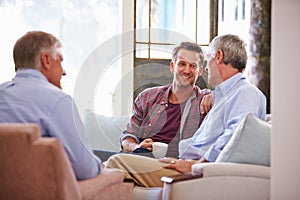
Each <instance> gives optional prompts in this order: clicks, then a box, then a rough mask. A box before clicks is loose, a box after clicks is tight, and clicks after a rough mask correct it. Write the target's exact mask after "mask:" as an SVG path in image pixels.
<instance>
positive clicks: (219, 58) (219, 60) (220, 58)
mask: <svg viewBox="0 0 300 200" xmlns="http://www.w3.org/2000/svg"><path fill="white" fill-rule="evenodd" d="M215 58H216V59H217V64H221V63H222V62H223V59H224V54H223V51H221V50H220V49H219V50H218V51H217V54H216V56H215Z"/></svg>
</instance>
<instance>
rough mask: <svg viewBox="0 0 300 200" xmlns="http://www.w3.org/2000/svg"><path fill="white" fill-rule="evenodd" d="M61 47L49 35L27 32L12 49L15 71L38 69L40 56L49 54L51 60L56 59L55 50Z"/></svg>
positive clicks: (57, 41)
mask: <svg viewBox="0 0 300 200" xmlns="http://www.w3.org/2000/svg"><path fill="white" fill-rule="evenodd" d="M61 46H62V44H61V42H60V41H59V40H58V39H57V38H56V37H55V36H53V35H51V34H49V33H46V32H42V31H30V32H27V33H26V34H25V35H24V36H22V37H21V38H20V39H18V40H17V42H16V43H15V46H14V49H13V58H14V62H15V70H16V71H17V70H18V69H21V68H33V69H40V67H41V65H42V63H41V59H40V55H41V54H42V53H49V54H50V55H51V56H52V57H53V58H56V56H57V48H59V47H61Z"/></svg>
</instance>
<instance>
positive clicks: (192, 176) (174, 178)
mask: <svg viewBox="0 0 300 200" xmlns="http://www.w3.org/2000/svg"><path fill="white" fill-rule="evenodd" d="M202 177H203V174H202V173H193V172H187V173H183V174H178V175H174V176H163V177H162V178H161V181H162V182H164V183H169V184H171V183H176V182H179V181H186V180H192V179H196V178H202Z"/></svg>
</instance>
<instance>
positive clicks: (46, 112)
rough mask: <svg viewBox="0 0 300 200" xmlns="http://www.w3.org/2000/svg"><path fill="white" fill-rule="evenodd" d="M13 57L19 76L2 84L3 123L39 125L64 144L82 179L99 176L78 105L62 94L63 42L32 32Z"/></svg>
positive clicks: (45, 133) (0, 118)
mask: <svg viewBox="0 0 300 200" xmlns="http://www.w3.org/2000/svg"><path fill="white" fill-rule="evenodd" d="M13 56H14V62H15V69H16V76H15V77H14V78H13V80H12V81H8V82H6V83H3V84H1V85H0V122H16V123H18V122H19V123H36V124H38V125H39V127H40V130H41V134H42V136H43V137H56V138H58V139H59V140H60V141H61V143H62V144H63V146H64V148H65V150H66V152H67V155H68V157H69V160H70V162H71V165H72V168H73V170H74V172H75V175H76V177H77V179H78V180H84V179H88V178H92V177H95V176H96V175H97V174H99V173H100V169H101V161H100V160H99V159H98V158H97V157H96V156H94V154H93V153H92V150H91V149H90V148H89V147H88V146H87V143H86V139H85V130H84V126H83V123H82V121H81V119H80V116H79V114H78V111H77V108H76V105H75V104H74V102H73V100H72V98H71V97H70V96H69V95H67V94H65V93H64V92H62V91H61V85H60V79H61V77H62V75H65V74H66V73H65V71H64V69H63V68H62V66H61V62H62V61H63V55H62V52H61V43H60V41H59V40H58V39H57V38H56V37H54V36H53V35H51V34H48V33H45V32H41V31H31V32H28V33H26V34H25V35H24V36H22V37H21V38H20V39H19V40H18V41H17V42H16V44H15V46H14V50H13Z"/></svg>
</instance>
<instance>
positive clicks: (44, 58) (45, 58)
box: [40, 53, 51, 70]
mask: <svg viewBox="0 0 300 200" xmlns="http://www.w3.org/2000/svg"><path fill="white" fill-rule="evenodd" d="M40 59H41V63H42V68H44V69H46V70H49V69H50V62H51V61H50V56H49V55H48V54H47V53H42V54H41V56H40Z"/></svg>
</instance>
